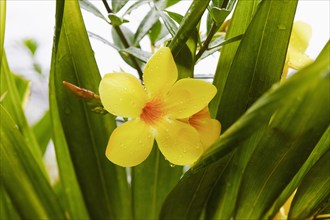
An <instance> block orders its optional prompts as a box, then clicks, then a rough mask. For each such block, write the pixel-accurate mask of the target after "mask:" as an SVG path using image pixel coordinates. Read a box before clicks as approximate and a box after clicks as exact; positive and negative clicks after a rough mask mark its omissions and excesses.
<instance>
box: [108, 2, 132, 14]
mask: <svg viewBox="0 0 330 220" xmlns="http://www.w3.org/2000/svg"><path fill="white" fill-rule="evenodd" d="M127 2H128V0H120V1H118V0H112V1H111V6H112V11H113V12H114V13H117V12H118V11H119V10H120V9H121V8H122V7H124V6H125V5H126V3H127Z"/></svg>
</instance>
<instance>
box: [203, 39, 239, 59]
mask: <svg viewBox="0 0 330 220" xmlns="http://www.w3.org/2000/svg"><path fill="white" fill-rule="evenodd" d="M224 37H225V36H224V35H220V36H215V37H214V39H213V40H212V41H211V43H210V45H209V47H208V49H207V50H206V51H205V52H204V53H203V54H202V56H201V57H200V58H199V59H198V60H197V62H199V61H201V60H202V59H204V58H206V57H208V56H210V55H212V54H213V53H215V52H217V51H219V50H220V49H221V48H222V47H223V46H224V45H226V44H231V43H234V42H236V41H240V40H241V39H242V37H243V35H238V36H236V37H232V38H230V39H228V40H225V39H224Z"/></svg>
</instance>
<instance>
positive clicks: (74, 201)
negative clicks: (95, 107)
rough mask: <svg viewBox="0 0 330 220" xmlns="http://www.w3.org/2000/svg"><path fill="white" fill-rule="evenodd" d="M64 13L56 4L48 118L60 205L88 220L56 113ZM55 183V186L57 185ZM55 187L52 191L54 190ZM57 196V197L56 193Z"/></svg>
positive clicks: (61, 3) (60, 4)
mask: <svg viewBox="0 0 330 220" xmlns="http://www.w3.org/2000/svg"><path fill="white" fill-rule="evenodd" d="M63 12H64V2H62V1H57V2H56V28H55V38H54V43H53V44H54V47H53V51H52V63H51V73H50V78H49V103H50V111H49V112H50V117H51V125H52V134H51V135H52V136H53V142H54V147H55V152H56V159H57V165H58V168H59V177H60V181H61V182H60V185H61V188H62V190H61V192H63V191H64V192H65V193H64V197H62V198H61V203H62V204H63V203H64V204H67V206H65V207H66V211H67V212H68V213H69V215H70V216H71V217H72V218H73V219H89V215H88V212H87V208H86V204H85V201H84V199H83V195H82V192H81V189H80V186H79V183H78V180H77V175H76V173H75V170H74V167H73V163H72V159H71V156H70V151H69V148H68V144H67V142H66V139H65V134H64V132H63V127H62V124H61V122H60V116H59V112H58V106H57V101H56V92H55V80H54V71H55V68H56V66H55V62H56V59H55V58H56V51H57V47H58V42H59V40H60V37H59V36H60V32H61V30H62V28H61V27H62V21H63ZM58 184H59V183H57V184H56V185H58ZM56 185H55V187H54V189H55V190H56ZM57 195H59V194H58V193H57Z"/></svg>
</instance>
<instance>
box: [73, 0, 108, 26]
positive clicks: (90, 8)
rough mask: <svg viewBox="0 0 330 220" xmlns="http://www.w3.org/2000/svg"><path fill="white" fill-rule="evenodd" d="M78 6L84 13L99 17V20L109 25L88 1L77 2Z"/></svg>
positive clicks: (80, 0)
mask: <svg viewBox="0 0 330 220" xmlns="http://www.w3.org/2000/svg"><path fill="white" fill-rule="evenodd" d="M79 5H80V7H81V8H83V9H85V10H86V11H88V12H90V13H92V14H93V15H95V16H96V17H99V18H101V19H103V20H104V21H105V22H107V23H109V20H108V19H107V18H106V17H105V16H104V15H103V14H102V13H101V12H100V10H99V9H98V8H97V7H95V5H93V4H92V3H91V2H90V1H88V0H79Z"/></svg>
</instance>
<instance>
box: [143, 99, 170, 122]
mask: <svg viewBox="0 0 330 220" xmlns="http://www.w3.org/2000/svg"><path fill="white" fill-rule="evenodd" d="M163 113H164V111H163V108H162V103H161V102H160V101H159V100H157V99H156V100H152V101H150V102H147V104H146V105H145V106H144V107H143V109H142V112H141V114H140V118H141V119H142V120H143V121H144V122H145V123H146V124H148V125H152V124H155V123H156V122H157V120H158V119H159V118H160V117H161V116H162V115H163Z"/></svg>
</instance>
